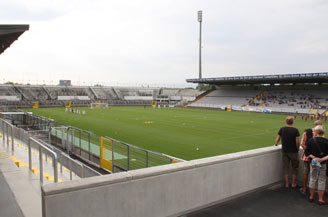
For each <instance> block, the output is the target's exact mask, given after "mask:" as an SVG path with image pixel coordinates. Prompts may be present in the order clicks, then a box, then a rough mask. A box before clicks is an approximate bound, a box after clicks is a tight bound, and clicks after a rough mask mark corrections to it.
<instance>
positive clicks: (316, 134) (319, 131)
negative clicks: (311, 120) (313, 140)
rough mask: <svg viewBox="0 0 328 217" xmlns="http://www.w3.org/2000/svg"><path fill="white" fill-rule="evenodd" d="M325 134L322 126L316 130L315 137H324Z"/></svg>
mask: <svg viewBox="0 0 328 217" xmlns="http://www.w3.org/2000/svg"><path fill="white" fill-rule="evenodd" d="M324 133H325V129H324V127H323V126H322V125H318V126H316V127H315V128H314V134H315V136H323V134H324Z"/></svg>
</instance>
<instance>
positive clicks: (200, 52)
mask: <svg viewBox="0 0 328 217" xmlns="http://www.w3.org/2000/svg"><path fill="white" fill-rule="evenodd" d="M202 21H203V11H198V22H199V79H201V78H202Z"/></svg>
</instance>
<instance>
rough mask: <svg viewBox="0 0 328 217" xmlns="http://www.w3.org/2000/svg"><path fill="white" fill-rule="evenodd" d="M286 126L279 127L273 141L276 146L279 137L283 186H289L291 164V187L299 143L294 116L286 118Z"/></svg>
mask: <svg viewBox="0 0 328 217" xmlns="http://www.w3.org/2000/svg"><path fill="white" fill-rule="evenodd" d="M286 124H287V126H285V127H282V128H280V130H279V132H278V136H277V138H276V141H275V145H276V146H277V145H278V143H279V141H280V139H281V143H282V164H283V170H284V177H285V187H286V188H289V177H288V172H289V164H290V163H291V164H292V188H296V176H297V170H298V148H299V145H300V133H299V132H298V129H296V128H295V127H293V124H294V118H293V117H291V116H289V117H287V118H286Z"/></svg>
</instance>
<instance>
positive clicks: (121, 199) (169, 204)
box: [42, 147, 282, 217]
mask: <svg viewBox="0 0 328 217" xmlns="http://www.w3.org/2000/svg"><path fill="white" fill-rule="evenodd" d="M281 180H282V164H281V149H280V147H266V148H261V149H256V150H250V151H245V152H239V153H234V154H227V155H222V156H216V157H210V158H204V159H199V160H193V161H188V162H182V163H177V164H170V165H164V166H158V167H151V168H146V169H140V170H134V171H129V172H122V173H116V174H111V175H106V176H101V177H91V178H87V179H81V180H76V181H71V182H64V183H57V184H49V185H45V186H43V187H42V206H43V215H44V216H46V217H54V216H70V217H81V216H94V217H96V216H115V217H121V216H122V217H123V216H124V217H128V216H131V217H132V216H133V217H138V216H140V217H154V216H161V217H162V216H176V215H179V214H182V213H185V212H187V211H191V210H193V209H196V208H200V207H204V206H208V205H210V204H213V203H215V202H218V201H221V200H226V199H229V198H231V197H235V196H238V195H241V194H244V193H246V192H249V191H252V190H255V189H258V188H261V187H265V186H269V185H272V184H275V183H277V182H280V181H281Z"/></svg>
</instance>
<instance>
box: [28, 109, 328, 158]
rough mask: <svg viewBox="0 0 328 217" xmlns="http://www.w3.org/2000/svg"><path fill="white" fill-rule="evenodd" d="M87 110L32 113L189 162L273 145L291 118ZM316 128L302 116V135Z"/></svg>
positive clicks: (192, 111) (198, 111)
mask: <svg viewBox="0 0 328 217" xmlns="http://www.w3.org/2000/svg"><path fill="white" fill-rule="evenodd" d="M83 109H84V110H86V115H79V114H73V113H70V112H65V109H64V108H40V109H28V110H26V111H32V112H33V113H34V114H37V115H41V116H44V117H48V118H52V119H55V120H56V121H58V122H61V123H65V124H68V125H71V126H75V127H78V128H81V129H84V130H88V131H92V132H95V133H96V134H98V135H100V136H109V137H112V138H114V139H118V140H121V141H124V142H127V143H130V144H132V145H136V146H139V147H142V148H145V149H149V150H152V151H157V152H161V153H165V154H168V155H171V156H174V157H178V158H182V159H185V160H191V159H197V158H203V157H209V156H215V155H221V154H226V153H232V152H238V151H243V150H249V149H255V148H260V147H265V146H272V145H273V144H274V139H275V138H276V135H277V132H278V130H279V128H280V127H281V126H284V125H285V117H286V115H278V114H263V113H250V112H225V111H217V110H207V109H189V108H160V109H153V108H152V107H146V108H144V107H127V106H126V107H110V108H108V109H90V108H83ZM312 125H313V121H311V120H308V121H303V120H301V118H300V117H298V118H297V119H296V121H295V127H297V128H298V129H299V131H300V134H302V132H303V131H304V129H306V128H310V127H312ZM325 125H326V127H327V124H326V123H325ZM197 148H198V150H197Z"/></svg>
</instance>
